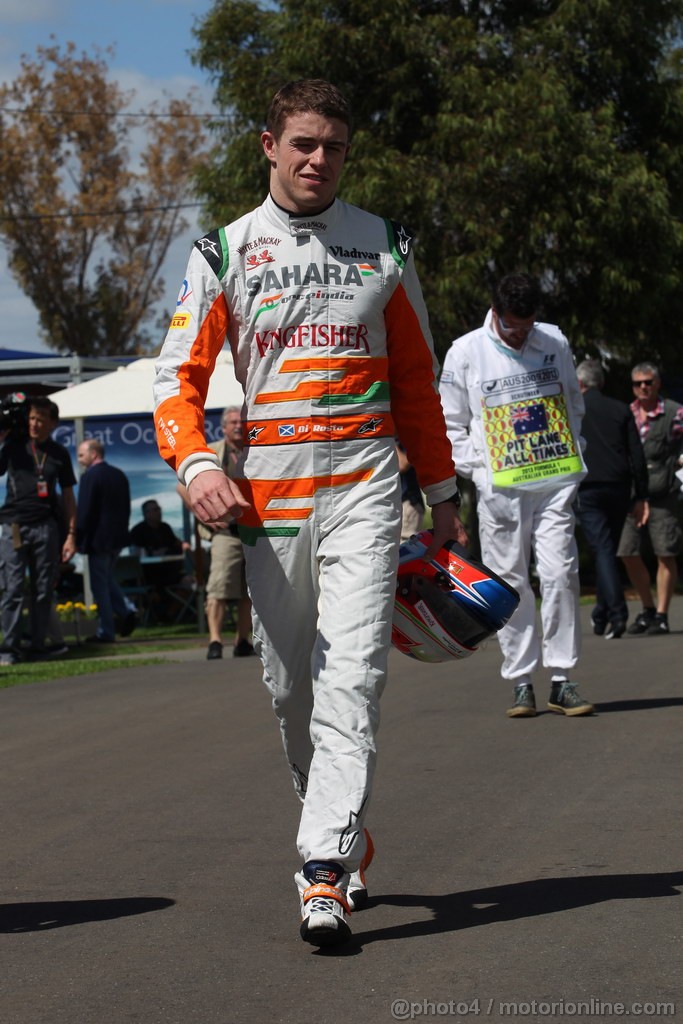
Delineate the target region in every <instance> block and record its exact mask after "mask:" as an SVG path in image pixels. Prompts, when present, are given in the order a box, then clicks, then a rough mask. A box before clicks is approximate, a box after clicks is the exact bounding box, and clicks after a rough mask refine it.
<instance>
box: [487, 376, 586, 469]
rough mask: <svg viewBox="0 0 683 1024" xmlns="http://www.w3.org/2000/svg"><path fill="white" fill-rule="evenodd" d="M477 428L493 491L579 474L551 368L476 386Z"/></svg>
mask: <svg viewBox="0 0 683 1024" xmlns="http://www.w3.org/2000/svg"><path fill="white" fill-rule="evenodd" d="M481 405H482V425H483V428H484V439H485V441H486V451H487V455H488V465H489V473H490V477H491V482H492V484H493V486H494V487H500V488H505V487H524V486H533V485H534V484H536V485H538V484H542V483H543V482H544V481H548V480H549V479H550V478H557V479H560V480H561V481H562V482H565V481H566V482H567V483H568V482H569V479H570V478H572V477H574V476H575V475H577V474H579V475H580V474H583V472H584V465H583V459H582V458H581V454H580V451H579V447H578V443H577V439H576V438H575V437H574V435H573V433H572V429H571V426H570V422H569V415H568V413H567V402H566V399H565V396H564V392H563V388H562V382H561V380H560V377H559V373H558V371H557V370H556V369H555V368H554V367H553V368H551V367H546V368H544V369H542V370H533V371H531V372H529V373H518V374H514V375H512V376H509V377H505V378H498V379H495V380H487V381H484V382H483V383H482V398H481Z"/></svg>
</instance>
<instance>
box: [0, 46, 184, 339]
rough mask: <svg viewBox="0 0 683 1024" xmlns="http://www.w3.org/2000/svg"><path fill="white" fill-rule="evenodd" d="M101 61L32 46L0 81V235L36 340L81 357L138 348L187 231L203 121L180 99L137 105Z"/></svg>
mask: <svg viewBox="0 0 683 1024" xmlns="http://www.w3.org/2000/svg"><path fill="white" fill-rule="evenodd" d="M107 70H108V69H107V65H106V63H105V61H104V59H103V58H101V57H99V56H98V57H91V56H87V55H85V54H82V55H81V56H78V55H77V54H76V51H75V47H74V45H73V44H69V45H67V47H66V48H65V50H64V51H61V50H60V49H59V48H58V47H56V46H53V47H47V48H45V47H40V48H39V49H38V51H37V56H36V57H35V59H29V58H28V57H23V58H22V63H21V71H20V73H19V74H18V76H17V78H16V79H15V80H14V81H13V82H12V83H11V84H9V85H5V86H3V87H2V88H0V235H2V237H3V238H4V240H5V243H6V245H7V249H8V252H9V262H10V268H11V271H12V274H13V275H14V277H15V278H16V280H17V282H18V284H19V285H20V286H21V288H23V290H24V291H25V292H26V294H27V295H28V296H29V298H30V299H31V300H32V301H33V303H34V305H35V306H36V308H37V310H38V313H39V319H40V324H41V327H42V330H43V332H44V336H45V341H46V343H47V344H48V345H49V346H51V347H52V348H54V349H56V350H57V351H60V352H75V353H78V354H81V355H105V354H117V355H120V354H127V353H131V354H132V353H140V352H143V351H145V349H146V347H147V346H148V339H147V336H146V335H145V333H144V331H143V330H142V325H143V323H144V322H145V321H146V320H147V319H148V318H149V317H150V316H151V315H152V313H153V306H154V303H155V301H156V300H157V299H158V298H159V297H160V295H161V293H162V291H163V288H164V282H163V281H162V280H161V278H160V277H159V271H160V268H161V266H162V264H163V261H164V258H165V256H166V253H167V251H168V247H169V245H170V243H171V241H172V240H173V239H174V238H175V237H176V236H177V235H178V234H179V233H180V232H181V231H182V230H184V228H185V227H186V222H185V221H184V220H183V217H182V214H181V208H182V206H183V200H184V199H187V198H189V193H190V181H191V179H190V176H191V172H192V170H193V168H194V167H196V166H197V162H198V159H199V157H198V151H199V150H200V147H201V140H202V127H201V122H200V120H199V119H198V118H197V117H196V116H193V115H191V106H190V100H187V99H185V100H183V101H180V100H169V101H168V102H167V105H166V107H165V109H164V110H163V111H160V110H159V108H158V107H157V106H155V107H152V108H150V109H149V110H147V111H145V112H144V115H145V116H144V125H145V127H144V145H143V147H142V151H141V152H140V153H139V155H137V156H136V158H135V159H136V162H137V166H136V167H135V168H134V166H133V157H132V156H131V145H132V144H133V143H134V142H135V141H136V137H135V131H136V129H135V128H134V127H131V126H132V125H134V124H138V125H139V123H140V122H139V121H138V120H137V117H136V118H132V117H130V116H127V115H124V114H123V111H124V108H126V107H128V105H129V104H130V102H131V100H132V99H133V95H134V94H132V93H130V94H127V93H124V92H123V91H122V90H121V89H120V88H119V86H118V85H117V84H116V83H115V82H113V81H110V80H109V79H108V77H107Z"/></svg>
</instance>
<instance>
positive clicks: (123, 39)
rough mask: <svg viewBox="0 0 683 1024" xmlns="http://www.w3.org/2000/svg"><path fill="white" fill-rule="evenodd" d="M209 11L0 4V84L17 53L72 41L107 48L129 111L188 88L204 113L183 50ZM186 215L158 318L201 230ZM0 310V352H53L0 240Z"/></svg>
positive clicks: (128, 0)
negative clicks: (128, 94) (131, 95)
mask: <svg viewBox="0 0 683 1024" xmlns="http://www.w3.org/2000/svg"><path fill="white" fill-rule="evenodd" d="M211 7H212V3H211V0H0V81H2V82H10V81H12V79H13V78H14V77H15V75H16V74H17V72H18V70H19V59H20V57H21V55H22V54H24V53H25V54H28V55H34V54H35V51H36V47H38V46H50V45H54V43H55V42H56V43H58V44H60V46H62V47H63V46H64V45H65V44H66V43H67V42H73V43H75V44H76V47H77V50H78V51H79V52H81V51H85V52H90V53H94V50H95V48H99V49H100V50H103V49H105V48H107V47H113V48H114V50H115V54H114V57H113V58H107V64H108V65H109V67H110V74H111V77H112V78H114V79H115V80H116V81H118V82H119V83H120V84H121V86H122V87H123V88H124V89H126V90H128V89H134V90H135V91H136V97H135V100H134V101H133V103H132V104H131V110H133V109H141V108H142V107H146V106H148V105H149V104H150V103H151V102H152V101H153V100H160V101H162V100H163V99H164V98H165V97H167V96H177V97H185V96H186V95H187V93H188V90H189V89H190V88H191V87H193V86H194V87H195V88H196V89H198V90H199V93H200V96H199V100H198V103H199V104H200V105H201V110H202V112H203V111H210V110H211V109H212V102H211V99H212V88H211V83H210V82H209V80H208V77H207V76H206V74H205V72H203V71H202V70H201V69H200V68H196V67H194V66H193V64H192V62H191V59H190V55H189V53H190V51H191V50H192V49H193V48H194V47H195V39H194V36H193V35H192V27H193V25H194V24H195V23H196V22H197V21H198V20H201V18H202V17H203V16H204V15H205V14H206V13H207V12H208V11H209V10H210V9H211ZM51 37H54V38H51ZM136 104H137V106H136ZM186 215H187V220H188V221H189V222H190V223H189V227H188V229H187V230H186V231H185V232H184V233H183V234H182V235H180V236H179V238H178V239H177V240H176V241H175V242H174V243H173V245H172V246H171V249H170V250H169V253H168V255H167V257H166V261H165V264H164V267H163V268H162V277H163V278H164V280H165V282H166V291H167V297H166V299H165V300H164V301H163V302H162V304H161V308H160V309H157V313H162V312H163V309H164V308H167V309H168V310H169V312H170V311H171V310H172V309H173V307H174V306H175V300H176V296H177V294H178V290H179V287H180V284H181V282H182V279H183V272H184V269H185V265H186V263H187V258H188V256H189V252H190V247H191V244H192V241H193V240H194V239H195V238H196V237H197V235H198V234H199V233H201V232H200V229H199V227H198V224H197V220H196V216H195V214H194V211H193V210H187V211H186ZM0 308H1V309H2V311H3V315H2V334H1V335H0V347H3V348H13V349H21V350H23V351H31V352H53V354H54V350H52V349H50V348H49V347H48V346H47V345H45V343H44V342H43V341H42V340H41V338H40V332H39V327H38V317H37V314H36V312H35V307H34V306H33V304H32V303H31V302H30V300H29V299H28V298H26V296H25V295H24V293H23V291H22V290H21V288H20V287H19V285H18V284H17V283H16V281H15V280H14V278H13V277H12V275H11V274H10V272H9V269H8V266H7V253H6V249H5V246H4V243H3V242H2V240H0ZM150 323H151V324H153V323H154V321H153V320H152V321H150ZM162 340H163V339H162V338H160V339H159V343H161V341H162Z"/></svg>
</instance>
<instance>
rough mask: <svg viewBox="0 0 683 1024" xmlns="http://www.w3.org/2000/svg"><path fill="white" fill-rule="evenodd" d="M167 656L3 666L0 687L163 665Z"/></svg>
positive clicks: (2, 688) (105, 658) (0, 673)
mask: <svg viewBox="0 0 683 1024" xmlns="http://www.w3.org/2000/svg"><path fill="white" fill-rule="evenodd" d="M165 660H166V659H165V658H154V657H150V658H140V657H137V658H118V657H117V658H107V657H104V658H103V657H99V658H75V659H73V660H67V659H65V660H64V661H40V662H39V661H35V662H27V663H25V664H22V665H5V666H3V667H2V668H0V690H4V689H7V688H8V687H10V686H23V685H25V684H26V683H45V682H47V681H48V680H50V679H68V678H70V677H71V676H85V675H90V673H91V672H108V671H109V670H110V669H113V668H139V667H140V665H160V664H161V663H162V662H164V661H165Z"/></svg>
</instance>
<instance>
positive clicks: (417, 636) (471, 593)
mask: <svg viewBox="0 0 683 1024" xmlns="http://www.w3.org/2000/svg"><path fill="white" fill-rule="evenodd" d="M431 541H432V533H431V530H424V531H423V532H422V533H418V534H415V535H414V536H413V537H411V538H410V540H408V541H406V542H405V543H404V544H402V545H401V550H400V554H399V566H398V578H397V581H396V600H395V602H394V615H393V625H392V630H391V642H392V644H393V645H394V647H396V648H397V650H399V651H402V652H403V654H407V655H409V656H410V657H411V658H417V660H418V661H426V662H438V661H449V660H451V659H455V660H459V659H460V658H468V657H469V656H470V655H471V654H474V652H475V651H476V650H477V648H478V647H479V645H480V644H481V643H483V642H484V640H486V639H488V637H490V636H492V635H493V634H494V633H496V632H497V631H498V630H499V629H502V628H503V626H504V625H505V623H506V622H507V621H508V620H509V618H510V616H511V615H512V613H513V612H514V611H515V609H516V608H517V605H518V604H519V594H518V593H517V591H516V590H515V589H514V587H511V586H510V584H509V583H506V582H505V580H503V579H501V578H500V576H497V575H496V574H495V573H494V572H492V571H491V570H490V569H488V568H487V567H486V566H485V565H484V564H483V563H481V562H475V561H473V560H472V559H469V558H467V557H466V552H465V550H464V549H463V548H462V547H460V545H459V544H456V543H454V542H449V543H448V544H447V545H446V546H445V547H443V548H441V550H440V551H439V553H438V554H437V556H436V558H434V559H432V560H431V561H430V562H425V561H424V559H423V555H424V553H425V551H426V550H427V547H428V546H429V544H431Z"/></svg>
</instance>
